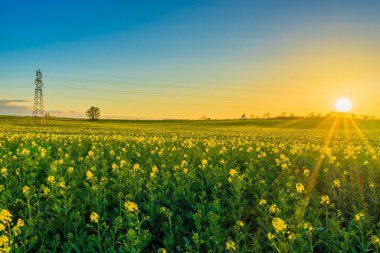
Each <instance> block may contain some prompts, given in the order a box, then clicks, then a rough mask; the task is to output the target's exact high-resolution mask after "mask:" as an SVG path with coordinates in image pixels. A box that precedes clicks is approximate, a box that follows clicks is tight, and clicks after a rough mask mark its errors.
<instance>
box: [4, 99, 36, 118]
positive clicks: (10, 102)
mask: <svg viewBox="0 0 380 253" xmlns="http://www.w3.org/2000/svg"><path fill="white" fill-rule="evenodd" d="M25 102H29V101H28V100H23V99H0V114H1V115H17V116H25V115H30V114H31V112H32V111H31V109H30V108H29V107H28V106H24V105H19V104H17V103H25Z"/></svg>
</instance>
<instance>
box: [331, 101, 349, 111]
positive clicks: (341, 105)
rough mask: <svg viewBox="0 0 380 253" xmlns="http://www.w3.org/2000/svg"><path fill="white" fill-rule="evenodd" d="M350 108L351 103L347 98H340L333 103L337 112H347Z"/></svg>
mask: <svg viewBox="0 0 380 253" xmlns="http://www.w3.org/2000/svg"><path fill="white" fill-rule="evenodd" d="M351 108H352V102H351V101H350V100H348V99H347V98H340V99H338V100H337V101H336V103H335V109H336V110H338V111H339V112H348V111H349V110H351Z"/></svg>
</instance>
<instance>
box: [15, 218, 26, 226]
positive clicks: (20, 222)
mask: <svg viewBox="0 0 380 253" xmlns="http://www.w3.org/2000/svg"><path fill="white" fill-rule="evenodd" d="M24 225H25V223H24V221H23V220H22V219H18V220H17V226H18V227H23V226H24Z"/></svg>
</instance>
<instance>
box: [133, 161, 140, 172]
mask: <svg viewBox="0 0 380 253" xmlns="http://www.w3.org/2000/svg"><path fill="white" fill-rule="evenodd" d="M139 169H140V164H138V163H135V164H134V165H133V170H134V171H138V170H139Z"/></svg>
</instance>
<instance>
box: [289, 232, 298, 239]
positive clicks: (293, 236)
mask: <svg viewBox="0 0 380 253" xmlns="http://www.w3.org/2000/svg"><path fill="white" fill-rule="evenodd" d="M288 239H289V240H294V239H296V235H295V234H294V233H290V234H289V235H288Z"/></svg>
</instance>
